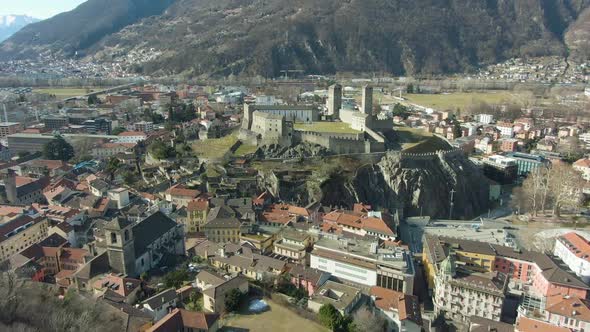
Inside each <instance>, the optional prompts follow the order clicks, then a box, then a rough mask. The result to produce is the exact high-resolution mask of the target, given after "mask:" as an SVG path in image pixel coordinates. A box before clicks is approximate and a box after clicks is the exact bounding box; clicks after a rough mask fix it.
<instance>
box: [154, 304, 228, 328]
mask: <svg viewBox="0 0 590 332" xmlns="http://www.w3.org/2000/svg"><path fill="white" fill-rule="evenodd" d="M218 330H219V314H216V313H204V312H195V311H188V310H184V309H178V308H176V309H174V310H172V311H171V312H170V313H169V314H168V315H166V316H164V317H163V318H162V319H161V320H159V321H157V322H156V323H155V324H154V325H153V326H151V327H150V328H148V329H147V330H146V332H216V331H218Z"/></svg>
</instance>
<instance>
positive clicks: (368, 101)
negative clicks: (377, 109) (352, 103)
mask: <svg viewBox="0 0 590 332" xmlns="http://www.w3.org/2000/svg"><path fill="white" fill-rule="evenodd" d="M361 113H364V114H367V115H373V87H372V86H369V85H365V86H363V104H362V106H361Z"/></svg>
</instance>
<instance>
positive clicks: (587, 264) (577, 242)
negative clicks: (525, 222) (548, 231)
mask: <svg viewBox="0 0 590 332" xmlns="http://www.w3.org/2000/svg"><path fill="white" fill-rule="evenodd" d="M553 254H554V255H555V256H557V257H559V258H561V260H562V261H563V262H564V263H565V264H567V266H568V267H569V268H570V269H571V270H572V271H573V272H574V273H575V274H576V275H577V276H578V277H580V278H581V279H582V280H583V281H584V282H586V283H588V282H589V281H590V243H589V242H588V240H586V238H584V237H583V236H582V235H580V234H578V233H576V232H570V233H567V234H564V235H561V236H558V237H557V238H556V240H555V249H554V250H553Z"/></svg>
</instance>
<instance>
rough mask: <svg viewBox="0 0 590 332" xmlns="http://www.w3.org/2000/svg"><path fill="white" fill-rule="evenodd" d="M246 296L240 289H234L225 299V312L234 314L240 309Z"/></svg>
mask: <svg viewBox="0 0 590 332" xmlns="http://www.w3.org/2000/svg"><path fill="white" fill-rule="evenodd" d="M243 297H244V294H242V292H240V290H239V289H237V288H234V289H232V290H230V291H229V292H228V293H227V295H226V297H225V310H226V311H227V312H234V311H236V310H238V309H239V308H240V303H241V302H242V298H243Z"/></svg>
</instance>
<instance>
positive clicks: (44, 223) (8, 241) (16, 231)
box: [0, 215, 49, 261]
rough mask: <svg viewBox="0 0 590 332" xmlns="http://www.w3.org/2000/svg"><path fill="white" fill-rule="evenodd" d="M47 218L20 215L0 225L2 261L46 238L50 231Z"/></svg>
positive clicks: (0, 253) (0, 257)
mask: <svg viewBox="0 0 590 332" xmlns="http://www.w3.org/2000/svg"><path fill="white" fill-rule="evenodd" d="M48 230H49V224H48V220H47V218H44V217H40V216H29V215H20V216H17V217H16V218H14V219H12V220H9V221H6V222H4V223H2V224H1V225H0V261H3V260H5V259H7V258H8V257H10V256H11V255H14V254H16V253H19V252H21V251H23V250H24V249H26V248H28V247H30V246H31V245H33V244H36V243H38V242H40V241H42V240H43V239H45V238H46V237H47V236H48V235H49V233H48Z"/></svg>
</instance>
